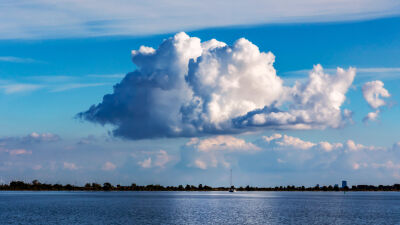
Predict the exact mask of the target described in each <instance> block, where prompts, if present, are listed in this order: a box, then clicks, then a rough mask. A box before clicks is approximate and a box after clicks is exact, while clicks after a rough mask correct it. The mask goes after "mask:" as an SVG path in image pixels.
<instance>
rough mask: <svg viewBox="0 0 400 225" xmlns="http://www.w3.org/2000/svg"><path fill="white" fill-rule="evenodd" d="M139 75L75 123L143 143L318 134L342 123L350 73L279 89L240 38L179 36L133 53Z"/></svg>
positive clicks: (262, 59) (266, 62)
mask: <svg viewBox="0 0 400 225" xmlns="http://www.w3.org/2000/svg"><path fill="white" fill-rule="evenodd" d="M132 60H133V62H134V63H135V64H136V65H137V67H138V69H137V70H136V71H134V72H132V73H128V74H127V75H126V77H125V78H124V79H123V80H122V81H121V82H120V83H119V84H117V85H115V86H114V93H113V94H108V95H105V96H104V98H103V101H102V102H101V103H100V104H98V105H93V106H92V107H90V109H89V110H87V111H85V112H82V113H80V114H78V116H79V117H81V118H83V119H86V120H89V121H92V122H96V123H100V124H103V125H104V124H112V125H114V126H115V130H114V131H113V134H114V135H115V136H119V137H124V138H130V139H143V138H155V137H182V136H186V137H191V136H199V135H207V134H218V133H219V134H226V133H240V132H244V131H248V130H254V129H259V128H260V127H269V128H277V129H315V128H318V129H323V128H326V127H339V126H341V125H343V124H344V120H345V119H346V115H349V113H344V111H342V110H341V105H342V104H343V102H344V101H345V98H346V97H345V94H346V92H347V90H348V88H349V86H350V85H351V84H352V82H353V79H354V76H355V70H354V69H352V68H350V69H349V70H347V71H346V70H343V69H340V68H338V70H337V73H336V74H335V75H328V74H325V73H324V72H323V68H322V67H321V66H320V65H317V66H315V67H314V70H313V71H312V72H311V73H310V76H309V80H308V81H307V82H305V83H296V85H295V86H294V87H287V86H284V85H283V81H282V79H281V78H280V77H279V76H277V74H276V71H275V69H274V67H273V63H274V61H275V56H274V55H273V54H272V53H271V52H268V53H264V52H260V50H259V49H258V47H257V46H255V45H254V44H252V43H251V42H249V41H248V40H246V39H244V38H241V39H239V40H237V41H236V42H235V43H234V44H233V45H232V46H228V45H226V44H225V43H222V42H219V41H217V40H214V39H213V40H210V41H207V42H201V41H200V39H198V38H195V37H189V36H188V35H186V34H185V33H178V34H176V35H175V36H174V37H172V38H169V39H167V40H165V41H164V42H163V43H162V44H161V45H160V46H159V48H158V49H157V50H155V49H153V48H150V47H145V46H142V47H140V49H139V50H138V51H132Z"/></svg>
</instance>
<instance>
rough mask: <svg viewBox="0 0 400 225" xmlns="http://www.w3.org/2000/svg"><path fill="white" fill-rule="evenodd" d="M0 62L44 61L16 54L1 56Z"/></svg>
mask: <svg viewBox="0 0 400 225" xmlns="http://www.w3.org/2000/svg"><path fill="white" fill-rule="evenodd" d="M0 62H10V63H38V62H42V61H39V60H35V59H31V58H21V57H15V56H0Z"/></svg>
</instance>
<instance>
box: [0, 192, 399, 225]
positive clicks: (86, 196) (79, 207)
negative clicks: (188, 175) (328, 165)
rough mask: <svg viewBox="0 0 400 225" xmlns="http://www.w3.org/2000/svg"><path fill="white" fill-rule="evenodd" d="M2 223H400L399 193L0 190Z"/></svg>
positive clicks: (0, 218) (0, 216)
mask: <svg viewBox="0 0 400 225" xmlns="http://www.w3.org/2000/svg"><path fill="white" fill-rule="evenodd" d="M0 223H1V224H68V225H71V224H352V225H353V224H400V193H398V192H348V193H346V194H343V193H342V192H236V193H228V192H46V191H44V192H30V191H21V192H19V191H16V192H12V191H3V192H0Z"/></svg>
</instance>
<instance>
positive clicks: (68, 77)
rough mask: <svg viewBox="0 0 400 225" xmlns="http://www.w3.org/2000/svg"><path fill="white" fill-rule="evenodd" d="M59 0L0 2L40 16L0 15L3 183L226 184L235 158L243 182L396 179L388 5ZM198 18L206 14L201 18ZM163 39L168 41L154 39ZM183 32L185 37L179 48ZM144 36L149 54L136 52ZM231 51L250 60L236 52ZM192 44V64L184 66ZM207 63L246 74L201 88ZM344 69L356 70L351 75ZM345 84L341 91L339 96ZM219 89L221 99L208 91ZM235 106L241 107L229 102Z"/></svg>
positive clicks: (394, 54)
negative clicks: (120, 4)
mask: <svg viewBox="0 0 400 225" xmlns="http://www.w3.org/2000/svg"><path fill="white" fill-rule="evenodd" d="M66 2H67V1H65V2H64V1H62V2H60V3H59V5H46V4H48V3H46V2H45V1H34V3H31V4H28V3H20V4H14V3H12V2H7V1H5V2H3V3H1V4H2V5H7V6H9V7H11V9H12V10H15V11H14V13H16V14H18V13H26V15H30V14H32V15H38V14H40V15H41V16H43V18H42V19H41V17H37V18H36V19H32V21H28V20H26V19H23V17H22V18H19V19H18V20H13V21H11V22H10V21H7V20H6V19H2V21H4V22H3V26H0V31H2V32H1V33H2V34H1V35H0V76H1V78H0V103H1V104H2V105H3V107H1V108H0V115H1V118H2V119H1V120H0V125H1V126H0V137H1V138H0V146H1V148H0V182H8V181H10V180H12V179H23V180H27V181H30V180H33V179H40V180H42V181H46V182H53V183H54V182H60V183H67V182H69V183H76V184H82V183H84V182H89V181H90V182H92V181H96V182H100V183H102V182H105V181H110V182H112V183H122V184H130V183H131V182H136V183H139V184H149V183H159V184H163V185H177V184H186V183H190V184H199V183H203V184H208V185H227V184H229V180H228V176H229V169H230V168H233V170H234V180H235V184H236V185H247V184H250V185H261V186H274V185H291V184H294V185H314V184H316V183H320V184H335V183H339V182H340V180H341V179H348V180H349V183H350V184H361V183H369V184H378V183H384V184H392V183H396V182H399V179H400V157H399V153H398V151H399V150H400V147H399V146H400V145H399V144H397V143H398V142H399V141H400V137H399V136H398V135H397V132H398V126H399V125H400V124H399V120H398V119H397V117H398V115H399V108H398V100H397V99H398V97H397V96H399V94H400V93H399V91H398V88H397V87H398V86H399V84H400V80H399V78H398V77H399V75H400V60H399V57H398V56H399V53H400V30H399V29H397V27H400V17H398V16H397V15H398V14H399V12H400V11H399V4H398V3H396V2H395V1H382V3H380V4H379V5H375V4H374V3H372V2H368V1H353V2H352V3H351V4H349V6H348V7H343V2H342V1H339V0H338V1H325V2H324V3H321V4H315V2H313V1H311V0H310V1H305V2H304V4H303V5H301V7H298V8H297V9H294V8H291V7H288V6H285V5H276V9H275V11H274V10H272V9H269V10H272V11H271V12H270V14H269V15H270V16H263V14H262V12H259V11H257V10H256V8H258V7H255V6H259V7H260V8H262V7H267V6H269V5H268V4H271V3H269V2H268V1H267V3H265V4H267V5H263V4H264V3H260V2H257V1H254V2H251V3H247V6H248V7H247V8H245V9H243V10H242V11H241V13H240V16H235V15H236V14H235V13H236V12H238V10H239V8H240V7H242V4H241V3H237V6H232V8H231V9H229V10H226V9H225V10H223V12H222V13H221V15H217V14H218V13H217V12H216V11H213V10H211V11H208V9H203V8H199V10H198V13H197V14H195V15H187V14H186V13H184V12H185V10H188V9H193V8H196V7H200V6H198V5H196V4H187V5H185V4H182V3H181V2H179V1H177V2H175V4H172V6H176V7H175V8H174V7H172V6H170V7H171V9H170V11H171V12H167V11H168V10H167V9H161V8H162V7H161V6H162V5H163V4H164V3H163V2H162V1H155V2H153V3H151V4H150V3H149V5H140V7H143V8H144V9H147V7H151V6H153V5H152V4H154V5H156V6H157V7H156V8H155V9H154V11H151V12H148V13H147V14H146V13H141V14H138V15H136V16H133V17H128V16H127V15H130V14H129V10H130V9H132V10H134V9H135V10H136V8H137V7H139V5H137V4H138V3H131V4H128V3H126V2H124V4H127V5H129V6H130V7H132V8H127V9H126V10H123V9H121V8H113V9H109V10H108V11H106V13H104V15H101V14H99V13H98V12H99V10H102V9H103V8H99V7H101V6H103V7H105V8H107V5H106V3H104V2H103V4H99V5H98V6H96V7H93V8H92V7H90V6H88V5H89V3H90V1H84V3H82V4H81V5H80V4H79V3H76V4H71V5H70V6H69V7H71V8H68V10H67V9H66V8H65V7H64V6H63V4H64V3H66ZM243 4H244V3H243ZM244 5H246V4H244ZM310 5H313V6H312V7H311V6H310ZM135 6H136V7H135ZM159 7H161V8H159ZM236 7H237V8H236ZM307 7H309V8H307ZM343 8H346V10H344V9H343ZM0 11H4V9H0ZM85 11H86V12H87V15H88V16H86V17H85V16H82V15H83V14H82V13H83V12H85ZM233 12H235V13H233ZM170 13H175V17H172V16H171V15H170ZM204 15H211V16H210V17H211V18H210V19H201V20H200V18H204ZM279 15H284V16H279ZM74 16H75V17H74ZM104 16H105V17H107V18H103V17H104ZM220 16H225V17H227V18H231V20H225V19H222V18H221V17H220ZM46 18H53V19H54V23H53V24H49V23H48V22H44V21H47V20H45V19H46ZM63 18H64V20H63ZM72 18H75V19H72ZM149 18H153V19H149ZM182 18H187V21H183V22H182ZM212 18H214V19H215V20H216V21H218V22H217V23H213V22H212V20H211V19H212ZM176 21H181V22H176ZM83 24H84V25H85V26H83ZM140 24H142V25H140ZM9 27H13V28H14V29H8V28H9ZM28 28H29V29H28ZM180 31H184V32H186V34H187V35H186V34H185V35H184V34H182V33H181V34H177V33H178V32H180ZM194 37H197V38H199V39H200V40H201V42H205V41H208V40H211V39H216V40H218V41H220V42H224V43H226V45H227V46H228V47H226V46H225V47H224V46H222V44H215V43H211V44H210V45H212V46H214V47H211V48H210V49H211V50H206V49H205V48H204V46H203V47H202V48H203V50H202V51H203V53H201V54H200V56H199V55H198V53H196V51H197V50H196V49H197V48H200V47H196V46H197V45H198V46H200V45H199V44H200V41H197V40H198V39H196V38H194ZM240 38H245V39H247V40H248V42H247V41H244V42H237V40H238V39H240ZM162 43H163V44H164V46H166V47H165V48H160V49H158V47H159V46H160V44H162ZM185 43H192V45H191V47H188V46H187V45H185ZM238 43H239V44H238ZM180 44H182V45H183V46H186V47H184V48H183V50H179V49H178V50H177V47H176V46H178V45H180ZM142 45H144V46H149V47H152V48H153V49H156V50H157V49H158V50H157V51H155V50H151V49H150V50H149V49H144V50H139V48H140V46H142ZM252 46H256V47H258V49H254V48H253V47H252ZM214 48H215V49H216V50H212V49H214ZM218 49H220V50H218ZM227 49H228V50H227ZM132 50H137V51H136V53H133V58H132V52H131V51H132ZM225 50H226V51H231V52H233V53H235V54H236V55H241V54H242V55H244V56H245V57H244V59H246V58H249V59H251V60H250V61H247V60H244V61H243V62H242V61H241V62H240V63H239V62H238V61H235V60H236V58H235V56H227V55H226V54H227V53H224V52H223V51H225ZM154 52H155V53H154ZM263 52H264V53H265V54H263ZM268 52H272V54H273V55H274V56H275V62H274V63H273V65H272V64H269V63H271V62H272V61H271V58H270V56H271V55H268V54H267V53H268ZM154 54H155V55H154ZM168 54H171V55H170V56H169V57H164V55H168ZM188 54H189V55H194V56H193V57H192V58H193V59H196V60H193V61H190V60H187V61H184V62H185V63H183V64H180V63H181V61H179V60H178V59H183V58H180V57H186V56H185V55H188ZM235 54H234V55H235ZM246 54H247V55H246ZM251 56H254V57H255V58H252V57H251ZM197 57H199V58H197ZM132 60H133V61H134V62H132ZM213 60H216V61H218V62H219V67H215V68H219V69H220V70H218V71H223V70H222V69H221V68H224V67H226V71H228V72H226V73H229V74H230V75H229V76H225V75H226V74H223V73H222V72H218V73H217V75H216V76H217V77H222V78H223V79H230V78H232V79H236V78H237V79H241V80H242V83H243V85H242V84H241V83H239V84H236V85H239V87H238V88H236V89H235V88H233V89H230V88H231V86H230V85H231V84H232V82H228V84H225V83H223V81H221V79H220V80H218V82H220V83H218V87H215V86H212V85H211V86H210V84H209V83H207V79H208V78H207V77H209V76H211V75H210V74H213V72H212V71H214V70H212V69H213V68H214V66H215V64H212V63H211V62H214V61H213ZM135 63H136V65H135ZM235 63H236V64H235ZM138 65H140V66H138ZM231 65H233V66H234V67H235V68H236V69H237V70H238V71H241V72H232V71H231V69H229V68H232V67H231ZM260 65H264V66H261V67H262V68H259V67H260ZM265 65H268V66H265ZM317 65H321V66H322V68H323V70H322V72H321V71H320V70H318V66H317ZM314 66H316V69H314V72H312V70H313V67H314ZM337 67H341V68H343V69H345V71H344V72H343V73H344V75H343V76H342V77H341V76H338V75H335V74H336V68H337ZM349 67H352V68H355V77H354V80H353V79H352V72H351V71H352V70H351V69H350V70H349ZM188 68H189V69H188ZM215 68H214V69H215ZM255 68H257V69H255ZM271 68H272V69H275V70H276V74H275V73H274V72H271V70H270V69H271ZM133 71H136V72H135V73H133V74H131V75H129V76H127V77H126V78H125V75H126V74H127V73H129V72H133ZM149 71H150V72H149ZM188 71H189V72H188ZM204 71H205V72H204ZM207 71H208V72H207ZM310 73H311V74H314V75H313V76H314V80H313V79H312V78H311V77H310V78H309V74H310ZM151 74H153V77H151V76H150V75H151ZM188 74H189V75H188ZM324 74H325V75H324ZM326 74H329V75H326ZM157 76H158V78H157ZM165 76H167V79H166V78H165ZM224 76H225V77H224ZM129 77H131V78H129ZM140 77H143V79H144V80H147V81H148V82H150V83H151V85H150V83H146V82H144V81H143V80H140V79H142V78H140ZM330 77H332V78H330ZM124 78H125V79H124ZM181 78H182V79H181ZM202 79H204V80H202ZM223 79H222V80H223ZM257 79H259V80H257ZM280 80H283V84H281V83H280ZM296 81H297V82H299V83H298V86H296ZM311 81H314V82H315V83H312V82H311ZM317 81H318V82H317ZM375 81H378V82H375ZM143 82H144V83H143ZM182 82H183V83H182ZM246 82H249V84H252V85H253V86H251V87H250V86H246V84H247V83H246ZM368 82H370V83H368ZM118 83H119V84H120V85H119V86H118V87H116V92H115V93H114V94H113V92H114V90H113V86H114V85H116V84H118ZM153 83H156V84H153ZM307 84H308V85H307ZM312 84H313V85H312ZM146 85H150V86H146ZM152 85H156V86H152ZM157 85H160V86H157ZM182 85H183V86H182ZM254 85H255V86H254ZM160 89H161V90H168V91H167V92H165V93H164V94H160V91H159V90H160ZM227 89H229V90H230V91H228V92H226V90H227ZM136 90H138V91H136ZM161 93H163V92H161ZM305 93H311V97H309V96H308V95H307V94H305ZM106 94H113V95H111V96H112V98H111V100H104V101H103V96H104V95H106ZM192 94H193V96H196V97H198V98H200V99H201V100H202V101H203V103H202V104H203V105H202V107H203V108H202V109H201V110H202V111H201V113H200V114H198V111H195V110H193V108H191V107H194V106H196V107H198V106H199V105H193V104H195V103H194V102H193V99H194V98H191V99H190V98H189V97H188V96H191V95H192ZM212 94H214V95H212ZM342 94H343V97H344V99H342V100H337V98H336V97H332V96H337V95H339V96H341V95H342ZM215 95H219V96H222V97H221V99H222V100H221V101H219V100H218V101H214V100H215V99H214V96H215ZM338 98H339V99H341V97H338ZM307 99H308V100H307ZM310 99H311V100H310ZM326 99H328V100H331V101H332V102H330V101H328V102H327V100H326ZM305 101H307V103H305ZM337 101H338V102H337ZM181 102H183V103H182V104H181ZM236 102H239V103H241V104H242V105H235V106H232V107H233V108H229V107H230V104H233V103H236ZM99 103H102V105H97V104H99ZM196 104H197V103H196ZM210 104H211V105H213V104H214V105H215V104H217V105H218V107H220V111H219V113H217V114H215V113H214V112H215V111H213V110H211V108H210V107H211V106H210ZM92 105H97V106H95V108H93V110H92V111H91V110H89V108H90V107H91V106H92ZM337 105H338V106H339V107H336V106H337ZM228 106H229V107H228ZM264 107H266V108H265V111H260V110H261V109H262V108H264ZM182 110H183V111H182ZM257 110H258V111H257ZM350 111H351V113H348V112H350ZM79 113H81V114H79ZM274 113H281V114H279V115H285V116H288V117H290V118H295V119H289V120H283V119H282V117H279V118H278V117H274V116H276V115H277V114H274ZM368 113H372V114H368ZM78 114H79V115H80V116H77V115H78ZM350 114H351V117H350V116H349V115H350ZM367 115H369V117H367ZM255 116H256V117H255ZM182 118H183V119H182ZM260 118H264V119H261V120H260ZM271 118H272V119H271ZM186 119H187V121H189V122H187V121H186ZM233 121H236V122H235V123H234V122H233ZM238 121H239V122H240V124H239V122H238ZM260 121H261V122H260ZM271 121H272V122H271ZM288 121H289V122H288ZM103 124H104V126H103Z"/></svg>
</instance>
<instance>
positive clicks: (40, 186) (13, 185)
mask: <svg viewBox="0 0 400 225" xmlns="http://www.w3.org/2000/svg"><path fill="white" fill-rule="evenodd" d="M228 190H229V187H210V186H207V185H202V184H199V185H198V186H194V185H189V184H187V185H185V186H183V185H179V186H166V187H165V186H161V185H158V184H156V185H153V184H151V185H146V186H140V185H136V184H135V183H133V184H131V185H130V186H123V185H119V184H118V185H116V186H114V185H112V184H111V183H108V182H106V183H104V184H102V185H101V184H97V183H87V184H85V185H84V186H76V185H71V184H66V185H62V184H45V183H40V182H39V181H38V180H34V181H32V183H25V182H23V181H12V182H10V183H9V184H2V185H0V191H228ZM236 190H237V191H400V184H394V185H379V186H374V185H353V186H351V188H350V187H347V186H346V187H344V188H340V187H338V186H336V185H335V186H331V185H329V186H321V187H320V186H319V185H316V186H314V187H304V186H299V187H296V186H290V185H289V186H279V187H251V186H246V187H238V188H236Z"/></svg>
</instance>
